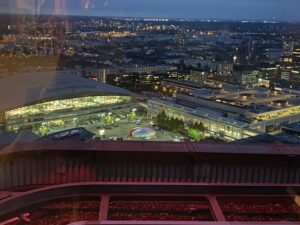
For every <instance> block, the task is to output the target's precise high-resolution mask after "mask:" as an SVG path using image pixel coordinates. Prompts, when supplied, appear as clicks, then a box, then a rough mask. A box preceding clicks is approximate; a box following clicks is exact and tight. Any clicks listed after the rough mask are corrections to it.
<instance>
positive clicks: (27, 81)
mask: <svg viewBox="0 0 300 225" xmlns="http://www.w3.org/2000/svg"><path fill="white" fill-rule="evenodd" d="M84 96H131V93H130V92H129V91H127V90H125V89H122V88H119V87H115V86H111V85H107V84H100V83H98V82H95V81H92V80H88V79H84V78H81V77H77V76H75V75H69V74H66V73H62V72H40V73H37V72H35V73H31V74H22V75H13V76H10V77H7V78H2V79H0V112H5V111H8V110H12V109H16V108H20V107H23V106H27V105H32V104H36V103H41V102H47V101H52V100H58V99H66V98H77V97H84Z"/></svg>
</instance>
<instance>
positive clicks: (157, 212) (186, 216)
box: [108, 198, 213, 221]
mask: <svg viewBox="0 0 300 225" xmlns="http://www.w3.org/2000/svg"><path fill="white" fill-rule="evenodd" d="M108 219H109V220H157V221H212V220H213V218H212V215H211V212H210V209H209V204H208V202H207V201H206V200H202V201H191V200H189V199H186V200H184V199H183V200H176V199H174V200H165V199H163V198H161V199H157V200H152V201H151V200H146V199H145V200H143V199H141V201H139V200H138V201H137V200H131V201H130V200H129V201H126V200H113V201H111V202H110V204H109V215H108Z"/></svg>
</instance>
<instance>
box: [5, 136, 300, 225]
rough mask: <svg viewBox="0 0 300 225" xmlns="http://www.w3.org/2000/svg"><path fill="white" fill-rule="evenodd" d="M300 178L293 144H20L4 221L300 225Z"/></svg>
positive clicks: (8, 170) (11, 154)
mask: <svg viewBox="0 0 300 225" xmlns="http://www.w3.org/2000/svg"><path fill="white" fill-rule="evenodd" d="M299 181H300V154H299V146H297V145H274V144H273V145H233V144H229V145H224V144H223V145H215V144H197V143H191V142H186V143H169V142H166V143H161V142H160V143H159V142H123V141H105V142H94V141H93V142H66V141H62V142H36V143H27V144H21V143H16V144H13V145H10V146H7V147H6V148H4V149H3V150H1V152H0V190H1V192H0V224H23V223H25V221H27V222H26V223H28V224H58V225H60V224H72V223H73V224H91V225H92V224H199V225H200V224H201V225H210V224H224V225H225V224H226V225H228V224H231V223H233V224H237V225H239V224H248V223H250V222H255V224H266V223H267V224H268V223H269V224H276V223H278V224H300V207H299V206H298V204H299V197H298V194H299V192H300V182H299ZM234 221H238V222H234ZM1 222H2V223H1Z"/></svg>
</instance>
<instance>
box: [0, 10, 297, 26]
mask: <svg viewBox="0 0 300 225" xmlns="http://www.w3.org/2000/svg"><path fill="white" fill-rule="evenodd" d="M3 15H16V16H17V15H30V16H34V14H32V13H1V12H0V16H3ZM37 16H57V17H59V16H67V17H68V16H69V17H95V18H117V19H139V20H143V19H149V20H161V22H163V20H169V21H172V20H174V21H179V20H183V21H189V20H190V21H196V22H215V23H217V22H240V23H243V22H244V23H264V22H267V23H291V24H292V23H294V24H295V23H296V24H298V23H300V20H295V21H284V20H265V19H255V20H250V19H216V18H187V17H186V18H183V17H181V18H180V17H178V18H176V17H150V16H147V17H142V16H115V15H105V16H104V15H102V16H101V15H85V14H83V15H80V14H60V15H54V14H50V13H48V14H47V13H45V14H38V15H37Z"/></svg>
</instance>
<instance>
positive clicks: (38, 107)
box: [5, 96, 132, 121]
mask: <svg viewBox="0 0 300 225" xmlns="http://www.w3.org/2000/svg"><path fill="white" fill-rule="evenodd" d="M131 99H132V98H131V97H129V96H89V97H80V98H70V99H63V100H55V101H49V102H45V103H40V104H35V105H30V106H25V107H22V108H18V109H14V110H11V111H7V112H6V113H5V118H6V121H7V120H14V119H20V118H24V119H25V118H33V117H38V116H41V115H42V116H45V115H52V114H55V113H57V114H63V113H65V112H70V111H73V110H76V111H78V110H89V109H96V108H98V107H100V108H101V107H103V106H109V105H116V104H122V103H128V102H130V101H131Z"/></svg>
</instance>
